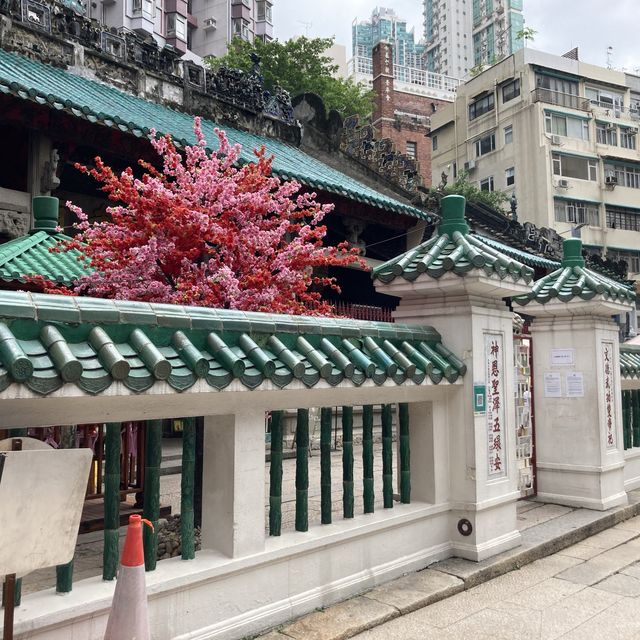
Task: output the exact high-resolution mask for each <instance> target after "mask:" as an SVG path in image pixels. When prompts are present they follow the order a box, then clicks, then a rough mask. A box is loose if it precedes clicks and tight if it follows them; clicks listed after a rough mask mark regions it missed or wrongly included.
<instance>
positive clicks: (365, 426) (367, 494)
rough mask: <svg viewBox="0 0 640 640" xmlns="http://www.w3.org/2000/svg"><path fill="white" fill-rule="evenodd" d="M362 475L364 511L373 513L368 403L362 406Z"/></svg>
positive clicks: (370, 431)
mask: <svg viewBox="0 0 640 640" xmlns="http://www.w3.org/2000/svg"><path fill="white" fill-rule="evenodd" d="M362 475H363V480H362V484H363V498H364V512H365V513H373V510H374V502H375V494H374V481H373V406H372V405H370V404H367V405H365V406H364V407H362Z"/></svg>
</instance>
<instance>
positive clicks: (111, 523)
mask: <svg viewBox="0 0 640 640" xmlns="http://www.w3.org/2000/svg"><path fill="white" fill-rule="evenodd" d="M119 526H120V423H119V422H108V423H107V431H106V434H105V439H104V550H103V552H102V579H103V580H113V579H114V578H115V577H116V572H117V570H118V554H119V551H118V538H119V536H118V528H119Z"/></svg>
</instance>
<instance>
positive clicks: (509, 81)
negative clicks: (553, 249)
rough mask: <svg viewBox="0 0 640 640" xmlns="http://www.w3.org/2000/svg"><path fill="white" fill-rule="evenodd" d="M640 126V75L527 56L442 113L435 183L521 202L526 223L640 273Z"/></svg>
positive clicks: (436, 120) (510, 61)
mask: <svg viewBox="0 0 640 640" xmlns="http://www.w3.org/2000/svg"><path fill="white" fill-rule="evenodd" d="M567 55H573V56H574V57H577V56H576V55H575V51H574V52H571V54H567ZM639 125H640V77H638V76H634V75H630V74H627V73H623V72H621V71H615V70H612V69H605V68H602V67H596V66H593V65H589V64H585V63H584V62H581V61H579V60H577V59H572V58H569V57H560V56H554V55H550V54H546V53H541V52H539V51H534V50H532V49H521V50H520V51H518V52H517V53H515V54H514V55H512V56H510V57H508V58H506V59H505V60H503V61H502V62H500V63H499V64H496V65H495V66H493V67H490V68H489V69H487V70H486V71H484V72H483V73H481V74H480V75H478V76H476V77H475V78H472V79H471V80H469V81H468V82H467V83H466V84H464V85H462V86H460V87H459V88H458V93H457V98H456V100H455V102H454V103H452V104H450V105H444V106H443V107H442V108H441V109H440V110H439V111H438V112H437V113H435V114H433V115H432V117H431V127H432V128H431V134H430V135H431V141H432V147H433V151H432V175H433V176H434V180H435V179H436V177H439V176H440V174H441V173H442V172H443V171H444V172H445V173H447V174H448V176H449V177H450V179H453V178H455V177H456V176H457V175H458V174H459V173H460V172H461V171H465V172H467V173H468V176H469V179H470V180H471V181H472V182H475V183H476V185H477V186H479V187H480V188H481V189H484V190H487V191H493V190H496V189H500V190H503V191H506V192H507V193H511V194H515V195H516V198H517V201H518V209H517V212H518V219H519V221H520V222H525V221H529V222H531V223H533V224H535V225H536V226H538V227H547V228H553V229H555V230H556V231H557V232H558V233H559V234H560V235H561V236H563V237H569V236H572V235H573V236H578V237H581V238H582V240H583V244H584V245H585V246H586V247H587V248H588V250H589V251H591V252H593V253H599V254H601V255H603V256H605V255H606V256H607V257H609V258H613V259H623V260H626V261H627V263H628V266H629V271H630V272H631V273H632V274H636V275H637V274H639V273H640V152H639V151H638V126H639Z"/></svg>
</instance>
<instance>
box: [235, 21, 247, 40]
mask: <svg viewBox="0 0 640 640" xmlns="http://www.w3.org/2000/svg"><path fill="white" fill-rule="evenodd" d="M232 23H233V33H234V35H236V36H240V37H241V38H242V39H243V40H249V21H248V20H245V19H244V18H234V19H233V20H232Z"/></svg>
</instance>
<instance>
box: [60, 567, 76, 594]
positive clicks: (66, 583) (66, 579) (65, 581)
mask: <svg viewBox="0 0 640 640" xmlns="http://www.w3.org/2000/svg"><path fill="white" fill-rule="evenodd" d="M72 588H73V560H72V561H71V562H68V563H67V564H59V565H58V566H57V567H56V593H69V592H70V591H71V589H72Z"/></svg>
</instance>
